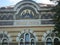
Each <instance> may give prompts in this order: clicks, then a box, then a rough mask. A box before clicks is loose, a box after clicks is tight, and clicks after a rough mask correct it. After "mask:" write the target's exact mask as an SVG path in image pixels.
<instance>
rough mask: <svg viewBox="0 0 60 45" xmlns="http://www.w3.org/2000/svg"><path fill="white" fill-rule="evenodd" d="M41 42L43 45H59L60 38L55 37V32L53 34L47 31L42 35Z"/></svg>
mask: <svg viewBox="0 0 60 45" xmlns="http://www.w3.org/2000/svg"><path fill="white" fill-rule="evenodd" d="M42 42H45V43H44V44H45V45H57V44H58V43H60V38H59V37H57V36H56V35H55V32H53V30H49V31H47V32H45V33H44V35H43V37H42Z"/></svg>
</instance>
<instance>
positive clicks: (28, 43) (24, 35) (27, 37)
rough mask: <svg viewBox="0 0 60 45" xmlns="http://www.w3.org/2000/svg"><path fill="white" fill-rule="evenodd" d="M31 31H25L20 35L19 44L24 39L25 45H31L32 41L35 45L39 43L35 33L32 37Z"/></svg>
mask: <svg viewBox="0 0 60 45" xmlns="http://www.w3.org/2000/svg"><path fill="white" fill-rule="evenodd" d="M31 33H32V32H31V31H23V32H21V33H20V36H18V37H17V40H18V42H20V41H19V40H21V39H23V42H22V43H24V45H31V40H32V42H33V41H34V45H35V44H36V43H35V42H37V38H36V37H35V35H34V33H32V35H33V36H32V37H31ZM18 45H20V43H18Z"/></svg>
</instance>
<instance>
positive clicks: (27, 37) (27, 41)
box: [25, 33, 30, 45]
mask: <svg viewBox="0 0 60 45" xmlns="http://www.w3.org/2000/svg"><path fill="white" fill-rule="evenodd" d="M29 39H30V38H29V34H28V33H26V34H25V45H28V44H29Z"/></svg>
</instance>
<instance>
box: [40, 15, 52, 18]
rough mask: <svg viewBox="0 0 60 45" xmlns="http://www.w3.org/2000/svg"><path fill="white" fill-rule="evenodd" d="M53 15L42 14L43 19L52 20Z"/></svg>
mask: <svg viewBox="0 0 60 45" xmlns="http://www.w3.org/2000/svg"><path fill="white" fill-rule="evenodd" d="M52 18H53V15H52V14H42V15H41V19H52Z"/></svg>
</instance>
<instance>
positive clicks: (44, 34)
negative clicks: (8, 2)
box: [0, 0, 59, 45]
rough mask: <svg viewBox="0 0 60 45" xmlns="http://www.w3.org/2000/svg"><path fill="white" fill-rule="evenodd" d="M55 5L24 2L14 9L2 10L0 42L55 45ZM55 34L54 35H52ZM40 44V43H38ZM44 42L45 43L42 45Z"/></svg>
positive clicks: (3, 8)
mask: <svg viewBox="0 0 60 45" xmlns="http://www.w3.org/2000/svg"><path fill="white" fill-rule="evenodd" d="M52 7H53V5H49V4H41V3H36V2H35V1H33V0H22V1H20V2H18V3H17V4H16V5H15V6H13V7H1V8H0V42H1V44H3V45H5V44H6V45H9V43H12V42H13V43H17V45H42V44H44V45H49V44H50V45H52V44H53V45H54V43H52V42H54V41H55V40H56V39H57V41H59V38H58V37H56V35H55V33H52V30H53V29H54V23H53V20H52V18H53V16H54V14H55V13H53V12H51V11H50V10H51V9H52ZM52 34H53V35H52ZM38 42H39V43H38ZM42 42H44V43H42Z"/></svg>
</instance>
